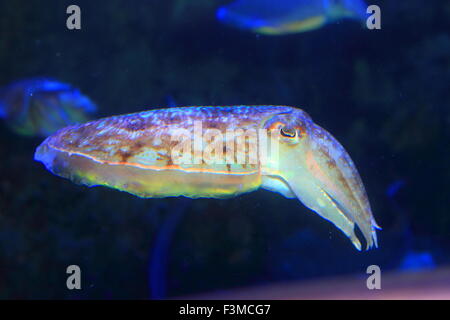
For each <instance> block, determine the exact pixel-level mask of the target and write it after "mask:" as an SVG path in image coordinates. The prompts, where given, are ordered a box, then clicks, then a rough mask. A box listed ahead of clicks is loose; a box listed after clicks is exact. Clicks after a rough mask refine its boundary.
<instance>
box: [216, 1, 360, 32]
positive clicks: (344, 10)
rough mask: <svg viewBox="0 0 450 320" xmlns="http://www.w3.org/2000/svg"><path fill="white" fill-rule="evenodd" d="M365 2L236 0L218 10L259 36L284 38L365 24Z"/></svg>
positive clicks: (226, 20) (223, 18)
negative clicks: (348, 22) (344, 22)
mask: <svg viewBox="0 0 450 320" xmlns="http://www.w3.org/2000/svg"><path fill="white" fill-rule="evenodd" d="M366 10H367V5H366V4H365V3H364V1H363V0H277V1H275V0H236V1H235V2H233V3H230V4H228V5H226V6H223V7H221V8H219V9H218V10H217V18H218V19H219V20H220V21H222V22H224V23H228V24H231V25H234V26H237V27H239V28H242V29H250V30H252V31H254V32H256V33H261V34H267V35H282V34H288V33H297V32H306V31H311V30H315V29H318V28H320V27H322V26H324V25H325V24H327V23H330V22H333V21H336V20H340V19H345V18H350V19H356V20H362V21H365V20H366V17H367V16H368V15H367V13H366Z"/></svg>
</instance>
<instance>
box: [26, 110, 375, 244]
mask: <svg viewBox="0 0 450 320" xmlns="http://www.w3.org/2000/svg"><path fill="white" fill-rule="evenodd" d="M199 124H200V128H199ZM180 130H181V131H183V132H184V134H187V136H192V137H194V139H193V140H194V143H193V145H192V148H191V147H189V148H188V151H187V152H188V153H189V156H192V157H191V158H190V159H194V161H192V162H179V161H175V159H174V157H173V154H174V150H175V148H178V147H179V142H180V140H176V141H174V139H173V138H174V135H177V132H179V131H180ZM210 132H213V133H215V137H216V138H214V139H210V140H208V139H205V140H202V143H200V144H198V143H196V142H195V141H196V139H195V138H196V137H197V138H198V136H201V137H205V136H207V135H208V133H210ZM226 132H240V133H239V134H237V135H236V136H237V137H238V136H240V137H242V136H244V137H245V133H248V132H270V133H271V135H270V139H269V140H270V141H272V142H273V141H276V142H277V143H276V148H275V147H274V148H273V150H276V152H273V150H272V152H265V153H262V152H261V150H263V149H264V148H263V147H264V146H263V144H264V145H265V144H266V143H267V139H262V138H261V136H260V135H255V136H251V135H249V136H248V137H246V138H245V139H244V140H241V141H246V142H245V143H244V144H245V146H246V147H247V148H248V150H247V149H246V150H247V151H245V155H246V156H248V157H247V158H246V159H247V161H246V162H245V163H242V162H239V161H237V159H238V156H236V155H235V154H233V153H231V157H228V156H229V155H230V153H229V151H230V150H231V151H235V148H236V146H235V145H234V144H233V143H230V140H232V139H231V138H229V136H228V135H227V134H226ZM242 132H244V134H242ZM217 136H220V137H221V138H223V139H224V141H223V143H221V144H217V143H218V141H219V140H220V139H217ZM234 138H236V137H234ZM234 138H233V139H234ZM236 139H238V138H236ZM183 141H184V140H183ZM219 142H220V141H219ZM231 142H233V141H231ZM218 146H219V147H218ZM274 146H275V145H274ZM214 148H216V149H215V150H216V151H217V150H219V151H223V154H224V155H226V156H225V158H226V159H225V161H222V162H221V161H215V162H214V161H209V160H211V159H207V157H206V154H207V153H206V150H211V149H214ZM252 148H253V149H252ZM249 150H257V152H256V153H255V154H253V153H251V152H250V151H249ZM185 152H186V150H185ZM251 154H252V155H255V157H253V158H252V156H251ZM198 155H200V158H198ZM202 156H203V157H202ZM35 159H36V160H37V161H40V162H42V163H43V164H44V165H45V166H46V168H47V169H48V170H50V171H51V172H53V173H54V174H56V175H59V176H62V177H65V178H68V179H71V180H72V181H74V182H77V183H81V184H85V185H88V186H95V185H103V186H108V187H111V188H114V189H118V190H122V191H126V192H129V193H131V194H134V195H137V196H139V197H143V198H151V197H168V196H186V197H191V198H199V197H210V198H227V197H233V196H236V195H239V194H242V193H245V192H250V191H253V190H256V189H258V188H264V189H268V190H271V191H275V192H278V193H280V194H283V195H284V196H286V197H288V198H294V197H295V198H298V199H299V200H300V201H301V202H302V203H303V204H305V205H306V206H307V207H308V208H310V209H311V210H313V211H315V212H316V213H318V214H319V215H320V216H322V217H323V218H325V219H327V220H329V221H330V222H332V223H333V224H334V225H335V226H336V227H338V228H339V229H340V230H342V231H343V232H344V234H346V235H347V237H349V238H350V240H351V241H352V243H353V244H354V246H355V247H356V248H357V249H358V250H360V249H361V243H360V241H359V240H358V238H357V237H356V235H355V225H356V226H358V227H359V229H360V230H361V232H362V234H363V236H364V238H365V241H366V248H371V247H373V246H377V238H376V231H375V229H376V228H378V226H377V224H376V222H375V220H374V218H373V216H372V212H371V209H370V205H369V202H368V199H367V195H366V192H365V190H364V186H363V184H362V182H361V179H360V177H359V174H358V171H357V170H356V168H355V165H354V164H353V162H352V160H351V159H350V157H349V156H348V154H347V153H346V151H345V150H344V148H343V147H342V146H341V145H340V144H339V143H338V142H337V141H336V140H335V139H334V138H333V137H332V136H331V135H330V134H329V133H328V132H327V131H325V130H324V129H323V128H321V127H319V126H317V125H316V124H315V123H314V122H313V121H312V120H311V118H310V117H309V116H308V115H307V114H306V113H305V112H304V111H302V110H300V109H297V108H292V107H285V106H232V107H185V108H169V109H158V110H152V111H146V112H141V113H135V114H129V115H123V116H116V117H110V118H105V119H100V120H97V121H93V122H89V123H86V124H82V125H76V126H72V127H68V128H65V129H62V130H60V131H59V132H57V133H56V134H54V135H52V136H50V137H48V138H47V139H46V140H45V141H44V142H43V143H42V144H41V145H40V146H39V147H38V148H37V150H36V154H35ZM250 159H251V160H250ZM178 160H179V159H178ZM195 160H199V161H195Z"/></svg>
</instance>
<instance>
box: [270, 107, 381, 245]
mask: <svg viewBox="0 0 450 320" xmlns="http://www.w3.org/2000/svg"><path fill="white" fill-rule="evenodd" d="M263 127H264V128H265V129H267V130H270V132H271V135H272V137H273V135H277V136H278V137H277V141H278V148H277V154H275V155H274V154H271V155H270V157H269V160H268V161H267V163H265V164H263V169H262V170H263V175H264V176H265V178H266V180H265V181H266V184H267V185H270V186H269V187H268V188H267V189H271V190H273V191H279V192H280V193H283V194H284V195H286V196H289V195H290V196H295V197H296V198H298V199H299V200H300V201H301V202H302V203H303V204H304V205H305V206H307V207H308V208H310V209H311V210H313V211H315V212H316V213H318V214H319V215H320V216H322V217H323V218H325V219H327V220H329V221H330V222H332V223H333V224H334V225H335V226H336V227H338V228H339V229H340V230H342V231H343V232H344V234H345V235H347V237H349V238H350V240H351V241H352V243H353V245H354V246H355V247H356V248H357V249H358V250H361V243H360V241H359V239H358V238H357V236H356V234H355V224H356V226H358V228H359V229H360V231H361V232H362V234H363V236H364V238H365V241H366V249H369V248H371V247H374V246H375V247H377V237H376V230H375V229H377V228H378V229H379V227H378V225H377V224H376V222H375V219H374V218H373V216H372V211H371V208H370V204H369V201H368V198H367V195H366V191H365V189H364V185H363V183H362V181H361V178H360V176H359V173H358V171H357V169H356V167H355V165H354V163H353V161H352V160H351V158H350V156H349V155H348V153H347V152H346V151H345V149H344V148H343V147H342V145H341V144H340V143H339V142H338V141H337V140H336V139H335V138H334V137H333V136H332V135H331V134H330V133H328V132H327V131H326V130H325V129H323V128H321V127H320V126H318V125H317V124H315V123H314V122H313V121H312V120H311V118H310V117H309V116H308V115H307V114H306V113H305V112H304V111H302V110H300V109H297V110H295V111H294V112H291V113H285V114H277V115H274V116H272V117H271V118H270V119H268V120H266V121H265V123H264V124H263ZM267 181H269V182H267ZM274 181H276V183H274ZM274 186H275V187H274ZM263 187H264V179H263ZM276 189H278V190H276ZM281 189H283V191H281Z"/></svg>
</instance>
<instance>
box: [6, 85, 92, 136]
mask: <svg viewBox="0 0 450 320" xmlns="http://www.w3.org/2000/svg"><path fill="white" fill-rule="evenodd" d="M96 109H97V107H96V106H95V104H94V103H93V102H92V101H91V100H90V99H89V98H88V97H86V96H85V95H83V94H81V92H80V91H79V90H78V89H76V88H74V87H73V86H71V85H70V84H65V83H61V82H59V81H56V80H53V79H48V78H32V79H26V80H21V81H17V82H14V83H12V84H10V85H8V86H6V87H4V88H3V89H2V90H1V91H0V118H2V119H4V120H5V121H6V123H7V124H8V126H9V127H10V128H11V129H12V130H13V131H15V132H16V133H18V134H22V135H27V136H48V135H50V134H52V133H54V132H55V131H57V130H58V129H61V128H63V127H66V126H68V125H72V124H76V123H82V122H86V121H88V120H89V119H90V117H89V114H91V113H94V112H95V111H96Z"/></svg>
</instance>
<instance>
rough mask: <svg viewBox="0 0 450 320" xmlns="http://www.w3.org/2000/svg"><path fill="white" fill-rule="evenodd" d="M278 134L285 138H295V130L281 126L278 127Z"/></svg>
mask: <svg viewBox="0 0 450 320" xmlns="http://www.w3.org/2000/svg"><path fill="white" fill-rule="evenodd" d="M280 134H281V135H282V136H283V137H286V138H295V137H296V136H297V130H295V129H290V128H286V127H282V128H280Z"/></svg>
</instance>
